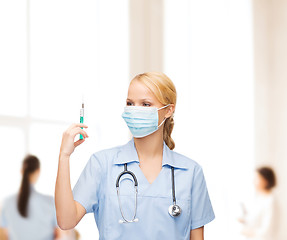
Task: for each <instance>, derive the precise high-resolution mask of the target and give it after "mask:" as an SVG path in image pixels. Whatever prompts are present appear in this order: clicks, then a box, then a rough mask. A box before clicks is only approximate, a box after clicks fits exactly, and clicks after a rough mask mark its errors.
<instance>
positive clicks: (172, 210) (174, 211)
mask: <svg viewBox="0 0 287 240" xmlns="http://www.w3.org/2000/svg"><path fill="white" fill-rule="evenodd" d="M125 174H128V175H131V176H132V178H133V180H134V188H135V212H134V216H133V218H132V220H127V219H126V218H125V216H124V213H123V209H122V204H121V199H120V179H121V177H122V176H123V175H125ZM171 183H172V200H173V204H172V205H170V206H169V208H168V213H169V215H170V216H172V217H178V216H179V215H180V214H181V208H180V206H178V205H177V204H176V198H175V183H174V167H171ZM116 188H117V196H118V202H119V207H120V212H121V215H122V218H123V219H120V220H119V223H132V222H138V220H139V219H138V218H136V214H137V197H138V181H137V178H136V176H135V174H134V173H133V172H131V171H128V170H127V163H125V164H124V171H122V172H121V173H120V174H119V176H118V177H117V181H116Z"/></svg>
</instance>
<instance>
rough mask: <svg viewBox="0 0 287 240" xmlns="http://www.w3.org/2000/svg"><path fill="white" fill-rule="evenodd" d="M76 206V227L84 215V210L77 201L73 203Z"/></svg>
mask: <svg viewBox="0 0 287 240" xmlns="http://www.w3.org/2000/svg"><path fill="white" fill-rule="evenodd" d="M74 202H75V204H76V209H77V219H76V225H77V224H78V223H79V222H80V221H81V219H82V218H83V217H84V215H85V214H86V209H85V208H84V207H83V206H82V205H81V204H80V203H78V202H77V201H74Z"/></svg>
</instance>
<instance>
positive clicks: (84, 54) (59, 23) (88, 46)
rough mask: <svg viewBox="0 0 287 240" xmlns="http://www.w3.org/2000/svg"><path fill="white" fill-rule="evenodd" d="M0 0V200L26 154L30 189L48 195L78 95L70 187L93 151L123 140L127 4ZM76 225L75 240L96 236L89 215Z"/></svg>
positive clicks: (15, 178) (101, 0)
mask: <svg viewBox="0 0 287 240" xmlns="http://www.w3.org/2000/svg"><path fill="white" fill-rule="evenodd" d="M0 4H1V5H0V18H1V19H0V32H1V36H4V37H1V39H0V41H1V44H0V52H1V54H0V64H1V66H4V68H3V71H2V69H1V72H0V79H1V87H0V104H1V107H0V130H1V133H2V138H1V140H0V141H1V146H5V148H4V149H3V150H1V161H0V171H1V172H0V174H1V176H2V177H1V179H2V181H3V178H5V179H6V180H7V181H9V182H11V185H10V186H9V187H7V186H6V187H5V188H4V189H2V191H1V196H0V197H1V200H3V198H4V197H6V196H7V195H9V194H12V193H15V192H16V191H17V190H18V188H19V181H20V176H19V175H20V174H19V172H20V167H21V161H22V160H23V157H24V155H25V153H28V152H29V153H31V154H35V155H37V156H38V157H39V158H40V160H41V166H42V171H41V175H40V179H39V183H38V184H37V186H36V187H37V188H38V189H39V191H40V192H43V193H45V194H49V195H54V187H55V186H54V183H55V179H56V173H57V164H58V154H59V148H60V144H61V136H62V133H63V131H64V130H65V129H66V128H67V127H68V126H69V124H71V123H72V122H79V113H80V107H81V101H82V95H84V100H85V123H86V124H87V125H89V130H88V132H89V135H90V138H89V140H88V141H87V142H85V144H84V145H82V146H81V147H80V148H78V149H77V150H76V151H75V153H74V154H73V156H72V158H71V182H72V186H73V185H74V184H75V183H76V181H77V179H78V177H79V175H80V173H81V171H82V169H83V168H84V166H85V164H86V162H87V161H88V159H89V157H90V155H91V154H92V153H93V152H95V151H97V150H99V149H102V148H108V147H111V146H114V145H115V144H120V143H125V142H126V141H127V140H128V137H129V135H128V131H127V129H126V127H125V123H124V121H123V120H122V119H121V112H122V111H123V108H124V106H125V97H126V94H127V86H128V83H129V49H128V47H129V34H128V27H129V25H128V16H129V14H128V1H127V0H124V1H113V0H97V1H91V0H87V1H81V2H79V1H70V0H69V1H68V0H60V1H59V0H57V1H56V0H51V1H37V0H30V1H20V0H18V1H2V2H1V3H0ZM11 13H12V14H11ZM7 22H9V24H6V23H7ZM111 69H112V70H111ZM115 133H117V134H115ZM3 136H5V137H3ZM1 149H2V148H1ZM4 169H5V171H4ZM7 173H9V174H7ZM87 222H90V223H92V224H87ZM77 229H78V230H79V232H80V234H81V236H82V238H83V239H90V238H93V237H94V238H95V239H96V237H97V234H98V233H97V230H96V227H95V225H94V218H93V216H92V214H89V215H88V216H87V217H85V218H84V220H83V221H82V222H81V223H80V224H79V226H78V227H77Z"/></svg>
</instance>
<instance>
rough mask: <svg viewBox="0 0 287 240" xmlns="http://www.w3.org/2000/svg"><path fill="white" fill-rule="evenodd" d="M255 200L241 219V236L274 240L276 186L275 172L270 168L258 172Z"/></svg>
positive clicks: (254, 239)
mask: <svg viewBox="0 0 287 240" xmlns="http://www.w3.org/2000/svg"><path fill="white" fill-rule="evenodd" d="M254 184H255V190H256V194H255V198H254V201H253V203H252V204H250V206H249V207H246V209H245V210H244V216H243V217H242V218H240V219H239V221H240V222H241V223H242V231H241V234H242V235H243V236H245V237H246V239H250V240H251V239H252V240H273V239H274V234H275V231H274V227H275V226H274V194H273V191H272V190H273V188H274V187H275V185H276V177H275V173H274V171H273V170H272V169H271V168H269V167H261V168H258V169H257V170H256V176H255V182H254Z"/></svg>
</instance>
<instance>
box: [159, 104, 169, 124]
mask: <svg viewBox="0 0 287 240" xmlns="http://www.w3.org/2000/svg"><path fill="white" fill-rule="evenodd" d="M169 105H170V103H169V104H167V105H165V106H163V107H161V108H158V109H157V110H161V109H163V108H166V107H168V106H169ZM165 120H166V117H165V118H164V119H163V121H162V122H161V124H159V125H158V126H157V128H158V129H159V128H160V127H161V125H162V124H163V123H164V122H165Z"/></svg>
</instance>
